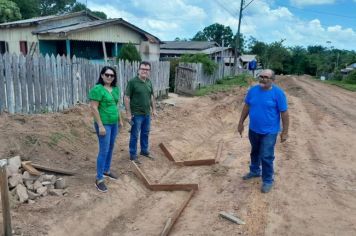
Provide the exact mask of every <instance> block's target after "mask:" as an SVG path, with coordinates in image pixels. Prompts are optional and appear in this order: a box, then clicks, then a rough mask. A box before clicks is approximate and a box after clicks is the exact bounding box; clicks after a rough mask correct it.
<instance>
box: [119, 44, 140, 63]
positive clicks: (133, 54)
mask: <svg viewBox="0 0 356 236" xmlns="http://www.w3.org/2000/svg"><path fill="white" fill-rule="evenodd" d="M117 59H120V60H128V61H130V62H132V61H141V56H140V53H139V52H138V51H137V48H136V47H135V45H133V43H131V42H130V43H128V44H125V45H124V46H122V48H121V51H120V55H119V56H118V57H117Z"/></svg>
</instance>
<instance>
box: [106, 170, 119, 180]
mask: <svg viewBox="0 0 356 236" xmlns="http://www.w3.org/2000/svg"><path fill="white" fill-rule="evenodd" d="M104 177H108V178H109V179H112V180H118V179H119V176H117V175H115V174H114V173H112V172H111V171H110V172H109V173H104Z"/></svg>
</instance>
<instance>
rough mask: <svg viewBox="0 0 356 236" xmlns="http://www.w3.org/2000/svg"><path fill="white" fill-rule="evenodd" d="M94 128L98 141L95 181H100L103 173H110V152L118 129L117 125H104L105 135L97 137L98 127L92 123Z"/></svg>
mask: <svg viewBox="0 0 356 236" xmlns="http://www.w3.org/2000/svg"><path fill="white" fill-rule="evenodd" d="M94 127H95V131H96V135H97V136H98V140H99V153H98V158H97V160H96V172H97V174H96V179H97V180H102V179H103V178H104V173H109V172H110V165H111V159H112V152H113V149H114V145H115V140H116V136H117V133H118V131H119V127H118V124H112V125H105V124H104V127H105V130H106V134H105V135H99V126H98V124H97V123H96V122H94Z"/></svg>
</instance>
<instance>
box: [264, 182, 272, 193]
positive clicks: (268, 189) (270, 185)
mask: <svg viewBox="0 0 356 236" xmlns="http://www.w3.org/2000/svg"><path fill="white" fill-rule="evenodd" d="M272 186H273V184H265V183H264V184H262V188H261V192H262V193H268V192H269V191H271V189H272Z"/></svg>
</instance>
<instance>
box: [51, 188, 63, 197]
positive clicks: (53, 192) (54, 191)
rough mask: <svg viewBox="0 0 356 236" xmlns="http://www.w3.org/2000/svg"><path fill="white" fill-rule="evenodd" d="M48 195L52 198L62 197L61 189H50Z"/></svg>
mask: <svg viewBox="0 0 356 236" xmlns="http://www.w3.org/2000/svg"><path fill="white" fill-rule="evenodd" d="M49 195H52V196H63V189H50V190H49Z"/></svg>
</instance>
